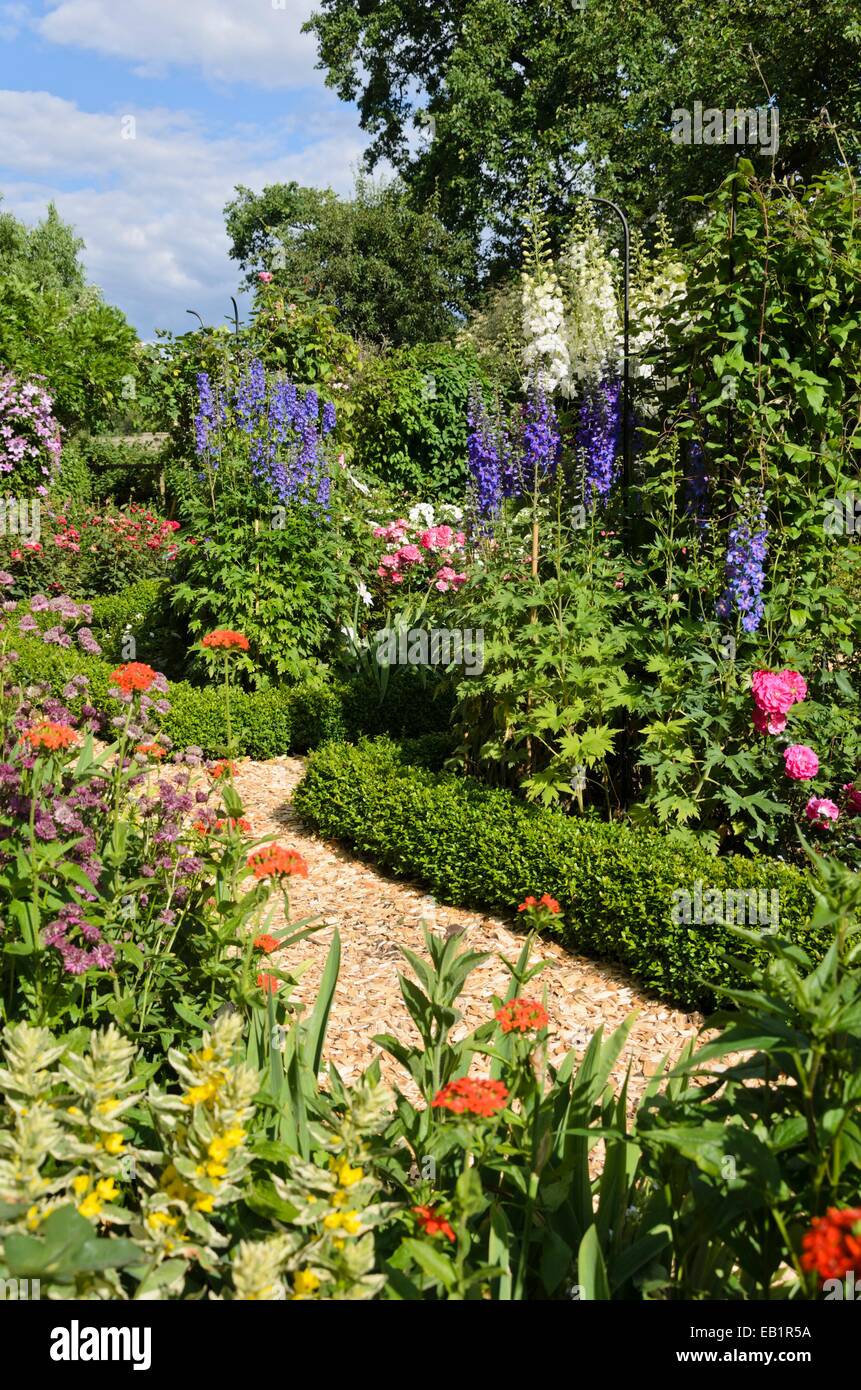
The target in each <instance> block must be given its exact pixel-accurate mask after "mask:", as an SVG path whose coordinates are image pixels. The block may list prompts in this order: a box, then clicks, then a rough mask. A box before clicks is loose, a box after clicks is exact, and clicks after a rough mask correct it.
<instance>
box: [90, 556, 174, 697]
mask: <svg viewBox="0 0 861 1390" xmlns="http://www.w3.org/2000/svg"><path fill="white" fill-rule="evenodd" d="M170 594H171V582H170V580H168V579H140V580H138V582H137V583H136V584H130V585H129V587H128V588H127V589H123V590H122V592H121V593H119V594H107V595H105V596H104V597H102V598H94V599H91V600H90V602H91V604H92V609H93V619H92V622H91V624H90V626H91V628H92V630H93V636H94V637H95V638H96V641H97V642H98V643H99V645H100V646H101V647H102V651H103V655H104V658H105V660H106V661H110V662H113V663H114V664H116V663H118V662H120V661H124V660H128V659H129V657H128V653H127V652H126V651H125V650H124V647H123V637H124V634H125V632H126V629H127V628H128V629H129V630H130V631H131V635H132V636H133V637H134V639H135V652H134V655H135V659H136V660H137V661H145V662H146V663H147V664H148V665H149V666H154V667H155V669H156V670H157V671H163V672H164V674H165V675H166V676H168V677H169V678H171V679H174V678H176V679H177V680H178V679H180V678H181V677H182V674H183V667H184V662H185V653H186V650H187V647H188V634H187V632H185V631H184V630H181V629H180V628H179V626H178V625H177V622H176V619H175V617H174V614H173V610H172V608H171V603H170Z"/></svg>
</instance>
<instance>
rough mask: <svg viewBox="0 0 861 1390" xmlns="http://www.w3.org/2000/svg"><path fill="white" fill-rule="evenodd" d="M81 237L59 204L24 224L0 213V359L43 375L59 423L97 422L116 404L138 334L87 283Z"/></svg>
mask: <svg viewBox="0 0 861 1390" xmlns="http://www.w3.org/2000/svg"><path fill="white" fill-rule="evenodd" d="M82 249H83V242H81V241H80V240H79V239H78V238H77V237H76V236H75V234H74V232H73V230H72V228H71V227H69V226H67V225H66V224H65V223H63V222H61V221H60V219H59V217H58V216H57V211H56V208H55V207H54V206H53V204H52V205H50V206H49V208H48V213H47V216H46V218H45V219H44V220H43V221H42V222H41V223H39V224H38V225H37V226H36V227H35V228H33V229H32V230H31V229H28V228H27V227H25V226H24V225H23V224H22V223H20V222H18V221H17V219H15V218H14V217H12V216H11V214H9V213H2V214H0V362H2V363H3V364H4V365H5V366H7V367H9V368H11V369H12V371H14V372H16V373H17V374H18V375H20V376H33V375H42V376H44V377H45V379H46V386H47V389H48V392H49V394H50V395H51V397H52V399H53V402H54V413H55V415H56V416H57V419H58V420H59V421H60V423H61V425H63V426H64V428H80V427H85V428H95V427H98V426H99V425H100V424H103V423H105V422H109V421H111V420H112V419H113V418H114V416H115V415H116V413H117V411H118V410H119V408H120V406H121V402H122V399H123V389H124V383H125V382H126V381H127V380H130V379H131V378H132V377H133V376H134V373H135V370H136V360H137V359H136V347H137V335H136V333H135V331H134V329H133V328H131V327H130V325H129V324H128V323H127V322H126V319H125V317H124V315H123V314H122V313H121V312H120V310H119V309H115V308H114V307H113V306H112V305H108V304H105V303H104V301H103V300H102V298H101V294H100V292H99V290H97V289H96V288H95V287H93V286H89V285H86V284H85V280H84V272H83V270H82V268H81V264H80V260H79V254H80V252H81V250H82Z"/></svg>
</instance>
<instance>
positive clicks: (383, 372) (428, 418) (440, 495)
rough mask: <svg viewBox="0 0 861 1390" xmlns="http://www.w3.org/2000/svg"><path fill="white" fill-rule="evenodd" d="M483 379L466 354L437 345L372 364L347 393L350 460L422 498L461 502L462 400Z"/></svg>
mask: <svg viewBox="0 0 861 1390" xmlns="http://www.w3.org/2000/svg"><path fill="white" fill-rule="evenodd" d="M484 379H485V374H484V372H483V370H482V368H481V367H480V366H479V363H478V359H477V357H476V356H475V355H474V353H473V351H472V350H471V349H465V348H453V347H448V346H447V345H446V344H444V343H423V344H421V345H420V346H419V347H414V348H400V349H398V350H397V351H395V352H389V353H385V354H383V355H382V356H380V357H376V358H373V359H371V360H370V361H369V362H368V363H367V364H366V365H365V367H364V369H363V371H362V375H361V377H360V378H359V382H358V385H357V387H356V389H355V392H354V395H353V407H354V412H353V416H352V419H351V421H350V426H351V433H352V440H353V459H354V462H355V463H356V464H357V466H358V467H359V469H360V470H361V471H362V472H364V473H367V474H368V475H370V476H371V477H373V478H378V479H381V480H384V481H385V482H386V483H387V484H389V485H390V486H391V487H395V488H404V489H405V490H406V491H408V492H409V493H411V494H412V495H413V496H414V497H415V496H417V497H419V498H420V499H422V500H425V501H437V500H439V501H454V502H458V503H460V502H462V500H463V495H464V490H465V488H466V484H467V465H466V432H467V422H466V407H467V397H468V395H469V387H470V383H471V382H472V381H475V380H484Z"/></svg>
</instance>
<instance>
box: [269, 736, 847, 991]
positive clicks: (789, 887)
mask: <svg viewBox="0 0 861 1390" xmlns="http://www.w3.org/2000/svg"><path fill="white" fill-rule="evenodd" d="M294 802H295V805H296V806H297V809H298V810H299V811H300V813H301V814H302V816H303V817H304V818H305V819H306V820H307V821H308V823H310V824H312V825H314V826H315V828H316V829H317V830H318V831H319V832H320V833H322V834H324V835H329V836H332V837H333V838H337V839H339V840H343V841H345V842H346V843H349V844H351V845H353V846H355V848H356V849H357V850H358V851H359V852H360V853H367V854H370V855H372V856H373V857H374V858H375V860H376V861H377V862H378V863H379V864H380V865H381V866H382V867H383V868H385V869H388V870H391V871H394V872H395V873H398V874H404V875H406V876H409V877H411V878H415V879H418V880H419V881H421V882H422V883H424V884H426V885H427V886H428V887H429V888H430V889H431V890H432V891H433V892H434V893H436V894H438V895H439V896H440V897H441V898H443V899H445V900H447V901H449V902H454V903H457V904H458V905H463V906H468V905H474V906H480V907H485V908H492V909H497V910H499V909H502V910H507V911H511V910H513V909H514V908H515V907H516V906H517V904H518V903H519V902H520V901H521V900H522V899H523V897H524V896H525V895H527V894H529V893H532V894H540V893H545V892H547V893H550V894H551V895H552V896H553V897H554V898H556V899H558V901H559V902H560V903H561V904H562V908H563V913H564V921H565V926H564V931H563V939H564V940H565V942H566V944H567V945H569V946H570V947H571V948H572V949H573V950H576V951H581V952H584V953H586V954H589V955H594V956H597V957H598V958H600V959H606V960H618V961H621V962H623V963H624V964H625V965H626V966H627V967H628V968H629V969H630V970H631V973H632V974H633V975H634V976H635V978H636V979H638V980H640V981H641V982H642V983H643V984H645V985H647V986H648V987H650V988H652V989H655V990H657V991H659V992H660V993H661V994H663V995H665V996H666V997H668V998H671V999H674V1000H677V1001H678V1002H680V1003H682V1004H686V1005H689V1006H690V1005H697V1004H700V1003H702V1002H703V1001H704V1000H706V999H708V998H709V997H710V995H711V992H712V990H713V989H714V987H715V984H716V983H717V982H718V981H723V982H726V981H727V980H728V978H737V976H735V975H733V974H732V972H731V971H728V967H727V966H726V964H725V962H724V960H723V952H725V950H726V949H727V947H728V946H730V945H733V946H735V942H734V941H733V940H732V938H731V936H730V935H729V934H727V932H726V929H725V928H724V926H723V925H722V924H720V923H717V924H712V925H711V926H709V925H706V926H705V927H702V926H697V925H695V924H694V925H687V924H685V923H684V922H683V921H679V922H675V921H674V920H673V916H674V907H675V906H676V904H677V903H678V902H679V901H680V899H678V898H677V897H674V894H676V893H677V892H678V891H686V892H690V893H693V892H694V891H695V884H696V882H697V881H698V880H699V881H700V882H701V884H704V885H706V886H707V887H713V888H715V889H718V890H720V891H721V892H723V891H725V890H727V889H730V890H733V891H734V892H735V891H739V890H744V891H746V892H747V891H750V890H766V889H767V890H768V891H769V892H770V891H771V889H776V890H777V891H778V892H779V895H780V896H779V912H780V924H781V927H780V930H781V931H786V932H787V933H789V934H790V935H791V936H792V937H793V938H795V939H798V940H800V941H802V942H805V941H807V942H808V943H809V946H810V949H812V950H814V951H816V949H817V948H818V947H819V945H820V938H819V937H818V936H817V935H816V934H815V933H814V934H813V935H811V933H810V931H808V928H807V922H808V918H809V915H810V910H811V905H812V896H811V892H810V889H809V888H808V886H807V883H806V880H805V877H804V875H803V874H801V873H800V872H798V871H797V870H795V869H792V868H790V867H788V866H786V865H781V864H778V863H775V862H774V861H773V860H768V859H764V858H760V859H749V860H745V859H741V858H738V857H727V858H714V857H712V856H709V855H708V854H706V853H705V852H704V851H702V850H700V849H698V848H697V847H696V846H680V845H676V844H673V843H672V842H670V841H668V840H667V839H666V837H664V836H663V835H660V834H658V833H656V832H654V831H650V830H637V829H632V828H631V827H629V826H626V825H623V824H620V823H619V822H610V823H603V822H600V821H597V820H595V819H592V818H587V819H582V820H581V819H576V820H575V819H573V818H571V817H568V816H565V815H562V814H560V813H559V812H558V811H553V810H543V809H541V810H539V809H537V808H534V807H530V806H527V805H524V804H523V803H522V802H520V801H518V800H517V799H516V798H515V797H514V796H512V795H511V793H509V792H507V791H504V790H501V789H489V788H486V787H483V786H481V785H480V784H479V783H477V782H474V781H472V780H470V779H467V778H462V777H455V776H451V775H448V776H441V777H440V776H437V775H435V774H433V773H431V772H428V771H424V770H422V769H420V768H416V767H413V766H410V765H409V764H407V763H406V762H405V761H404V758H403V754H402V753H399V751H398V748H397V746H396V745H394V744H393V743H391V742H388V741H386V740H378V741H376V742H372V743H362V744H360V745H359V746H358V747H350V746H340V747H339V746H336V745H334V744H333V745H330V746H328V747H326V748H322V749H320V750H319V751H318V752H317V753H315V754H314V755H313V756H312V758H311V760H310V762H309V766H308V770H307V773H306V776H305V780H304V781H303V783H302V784H301V786H300V787H299V788H298V790H297V792H296V795H295V798H294ZM675 915H677V916H678V915H680V914H679V913H678V912H677V913H676V914H675ZM738 954H739V955H740V956H741V957H742V958H746V959H753V958H756V957H757V947H756V946H755V945H754V943H753V941H750V942H748V943H746V944H744V945H742V946H741V947H739V948H738Z"/></svg>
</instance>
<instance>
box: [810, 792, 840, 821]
mask: <svg viewBox="0 0 861 1390" xmlns="http://www.w3.org/2000/svg"><path fill="white" fill-rule="evenodd" d="M804 814H805V815H806V816H807V819H808V820H812V821H815V822H816V824H817V825H827V824H828V822H829V821H830V820H831V821H834V820H836V819H837V817H838V816H839V815H840V808H839V807H838V806H835V804H834V802H833V801H829V800H828V797H827V796H812V797H811V798H810V800H809V801H808V803H807V805H806V806H805V808H804Z"/></svg>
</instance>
